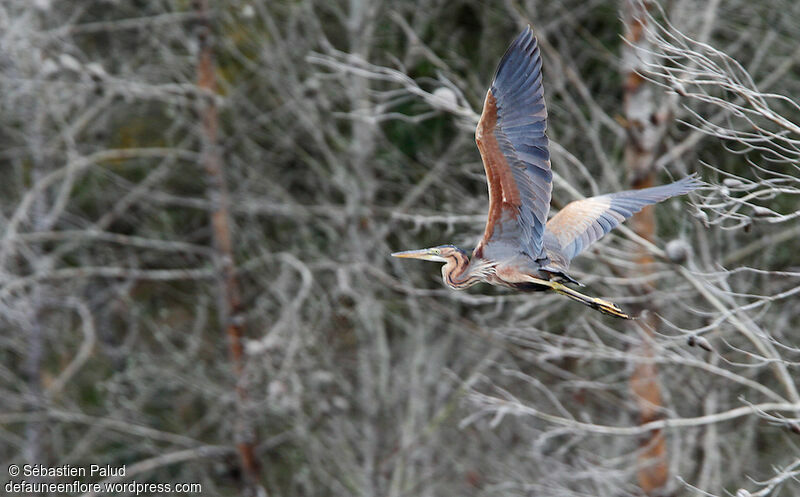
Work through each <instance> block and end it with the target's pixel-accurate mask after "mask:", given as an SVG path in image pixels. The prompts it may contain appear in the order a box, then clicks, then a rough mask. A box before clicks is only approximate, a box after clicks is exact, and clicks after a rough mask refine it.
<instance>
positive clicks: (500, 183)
mask: <svg viewBox="0 0 800 497" xmlns="http://www.w3.org/2000/svg"><path fill="white" fill-rule="evenodd" d="M546 129H547V109H546V107H545V102H544V89H543V87H542V59H541V56H540V55H539V46H538V43H537V41H536V37H535V36H534V35H533V31H531V28H530V26H529V27H527V28H526V29H525V31H523V32H522V34H520V35H519V36H518V37H517V39H516V40H514V42H513V43H512V44H511V46H510V47H509V48H508V50H507V51H506V53H505V55H504V56H503V58H502V60H501V61H500V65H499V66H498V67H497V71H496V72H495V76H494V80H493V81H492V85H491V87H490V88H489V91H488V92H487V94H486V100H485V102H484V104H483V113H482V114H481V118H480V121H479V122H478V127H477V129H476V130H475V141H476V142H477V144H478V150H479V151H480V154H481V158H482V159H483V166H484V169H485V170H486V178H487V180H488V183H489V215H488V219H487V222H486V228H485V230H484V233H483V239H482V240H481V241H480V243H479V244H478V246H477V247H476V248H475V250H474V251H473V252H472V257H471V258H470V257H469V256H468V255H467V253H466V252H465V251H464V250H462V249H460V248H458V247H454V246H453V245H441V246H438V247H433V248H428V249H422V250H409V251H406V252H396V253H394V254H392V255H393V256H395V257H407V258H414V259H423V260H427V261H436V262H443V263H445V265H444V266H443V267H442V277H443V279H444V283H445V284H446V285H447V286H449V287H450V288H453V289H456V290H461V289H464V288H467V287H470V286H472V285H474V284H476V283H478V282H481V281H483V282H486V283H490V284H493V285H500V286H505V287H509V288H513V289H516V290H522V291H555V292H557V293H560V294H562V295H565V296H567V297H569V298H571V299H573V300H576V301H578V302H580V303H582V304H584V305H587V306H589V307H592V308H594V309H596V310H598V311H600V312H602V313H604V314H608V315H611V316H616V317H619V318H624V319H630V316H628V315H627V314H625V313H624V312H622V310H621V309H620V308H619V307H618V306H617V305H616V304H614V303H612V302H608V301H606V300H602V299H599V298H594V297H590V296H588V295H584V294H582V293H580V292H577V291H575V290H573V289H572V288H570V287H567V286H565V285H564V283H566V282H569V283H576V284H579V283H578V282H577V281H575V280H574V279H573V278H571V277H570V276H569V275H568V274H567V270H568V269H569V264H570V261H571V260H572V259H573V258H574V257H575V256H577V255H578V254H579V253H580V252H581V251H582V250H584V249H586V248H587V247H588V246H589V245H591V244H592V243H594V242H596V241H597V240H599V239H600V238H601V237H602V236H603V235H605V234H606V233H608V232H609V231H611V230H612V229H614V228H615V227H617V226H619V224H620V223H622V222H623V221H625V220H626V219H628V218H629V217H631V216H632V215H633V214H634V213H636V212H638V211H640V210H641V209H642V208H643V207H645V206H647V205H651V204H655V203H657V202H661V201H662V200H666V199H668V198H670V197H674V196H676V195H682V194H684V193H687V192H690V191H692V190H694V189H696V188H698V187H700V186H702V184H703V183H702V182H701V181H699V180H697V179H696V177H695V176H694V175H693V176H689V177H686V178H684V179H682V180H680V181H677V182H675V183H671V184H668V185H664V186H656V187H653V188H645V189H641V190H628V191H623V192H617V193H609V194H606V195H599V196H597V197H591V198H586V199H583V200H576V201H574V202H571V203H569V204H567V206H566V207H564V208H563V209H561V211H560V212H558V214H556V215H555V216H553V217H552V218H551V219H550V220H549V221H548V220H547V214H548V211H549V210H550V194H551V191H552V179H553V173H552V172H551V170H550V151H549V142H548V138H547V135H546V134H545V131H546Z"/></svg>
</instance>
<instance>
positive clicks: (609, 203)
mask: <svg viewBox="0 0 800 497" xmlns="http://www.w3.org/2000/svg"><path fill="white" fill-rule="evenodd" d="M702 185H703V182H702V181H700V180H698V179H697V178H696V177H695V176H694V175H692V176H688V177H686V178H683V179H682V180H680V181H676V182H675V183H670V184H668V185H663V186H655V187H652V188H643V189H641V190H627V191H624V192H617V193H610V194H607V195H599V196H597V197H591V198H586V199H583V200H576V201H574V202H570V203H569V204H567V206H566V207H564V208H563V209H561V211H560V212H559V213H558V214H556V215H555V216H553V218H552V219H550V220H549V221H548V222H547V228H546V229H547V231H548V232H549V234H551V235H553V236H554V237H555V238H556V239H557V240H558V242H559V245H560V246H561V254H559V255H561V256H563V257H564V258H565V259H566V261H569V260H571V259H572V258H573V257H575V256H576V255H578V254H579V253H580V252H581V251H582V250H584V249H585V248H586V247H588V246H589V245H591V244H592V243H594V242H596V241H597V240H599V239H600V238H601V237H602V236H603V235H605V234H606V233H608V232H609V231H611V230H612V229H614V228H616V227H617V226H619V225H620V224H621V223H622V222H623V221H625V220H626V219H628V218H629V217H631V216H632V215H633V214H634V213H636V212H639V211H640V210H642V208H644V207H645V206H648V205H651V204H655V203H658V202H661V201H662V200H666V199H668V198H670V197H674V196H676V195H682V194H684V193H688V192H690V191H692V190H695V189H697V188H699V187H700V186H702Z"/></svg>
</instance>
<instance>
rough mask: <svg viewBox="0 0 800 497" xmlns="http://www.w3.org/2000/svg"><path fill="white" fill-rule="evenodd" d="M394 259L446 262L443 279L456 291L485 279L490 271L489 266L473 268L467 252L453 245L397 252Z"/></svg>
mask: <svg viewBox="0 0 800 497" xmlns="http://www.w3.org/2000/svg"><path fill="white" fill-rule="evenodd" d="M392 256H394V257H403V258H406V259H422V260H423V261H434V262H444V263H445V265H444V266H442V279H443V280H444V283H445V285H447V286H449V287H450V288H453V289H455V290H463V289H464V288H467V287H470V286H472V285H474V284H475V283H478V282H479V281H481V280H482V279H484V278H485V277H486V276H487V274H489V272H490V271H488V269H489V267H488V266H483V265H480V264H479V265H477V266H474V267H473V266H472V265H471V264H470V261H469V256H468V255H467V253H466V252H464V251H463V250H461V249H460V248H458V247H454V246H453V245H439V246H438V247H432V248H427V249H421V250H406V251H405V252H395V253H394V254H392Z"/></svg>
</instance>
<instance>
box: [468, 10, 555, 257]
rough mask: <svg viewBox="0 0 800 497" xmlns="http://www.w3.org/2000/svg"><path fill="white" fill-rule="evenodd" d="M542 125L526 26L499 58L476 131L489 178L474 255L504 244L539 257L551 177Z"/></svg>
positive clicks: (537, 66)
mask: <svg viewBox="0 0 800 497" xmlns="http://www.w3.org/2000/svg"><path fill="white" fill-rule="evenodd" d="M546 128H547V109H546V108H545V103H544V89H543V88H542V59H541V56H540V55H539V46H538V43H537V41H536V37H534V36H533V31H531V28H530V26H529V27H527V28H526V29H525V31H523V32H522V34H520V35H519V36H518V37H517V39H516V40H514V42H513V43H512V44H511V46H510V47H509V48H508V50H507V51H506V53H505V55H504V56H503V59H502V60H501V61H500V65H499V66H498V67H497V72H496V73H495V76H494V81H493V82H492V86H491V88H490V89H489V91H488V92H487V94H486V101H485V102H484V104H483V113H482V114H481V119H480V122H479V123H478V128H477V130H476V131H475V140H476V142H477V143H478V149H479V150H480V152H481V157H482V159H483V166H484V168H485V169H486V177H487V179H488V182H489V217H488V219H487V222H486V229H485V231H484V234H483V239H482V240H481V243H480V244H479V245H478V247H477V248H476V249H475V253H476V254H479V255H481V254H482V253H483V252H482V251H483V250H484V248H486V249H487V251H490V250H491V246H492V244H496V245H501V244H502V245H504V249H505V250H508V249H509V248H513V249H514V250H516V251H517V252H518V253H519V252H521V253H524V254H527V255H528V256H530V257H532V258H533V259H538V258H540V257H542V236H543V234H544V227H545V223H546V222H547V213H548V211H549V209H550V192H551V190H552V178H553V174H552V172H551V171H550V151H549V148H548V140H547V136H546V135H545V129H546Z"/></svg>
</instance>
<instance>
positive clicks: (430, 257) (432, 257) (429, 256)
mask: <svg viewBox="0 0 800 497" xmlns="http://www.w3.org/2000/svg"><path fill="white" fill-rule="evenodd" d="M392 257H402V258H404V259H422V260H423V261H434V262H450V261H451V260H453V259H461V258H462V257H464V258H467V253H466V252H464V251H463V250H461V249H460V248H458V247H455V246H453V245H439V246H438V247H432V248H426V249H420V250H406V251H405V252H395V253H393V254H392Z"/></svg>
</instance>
